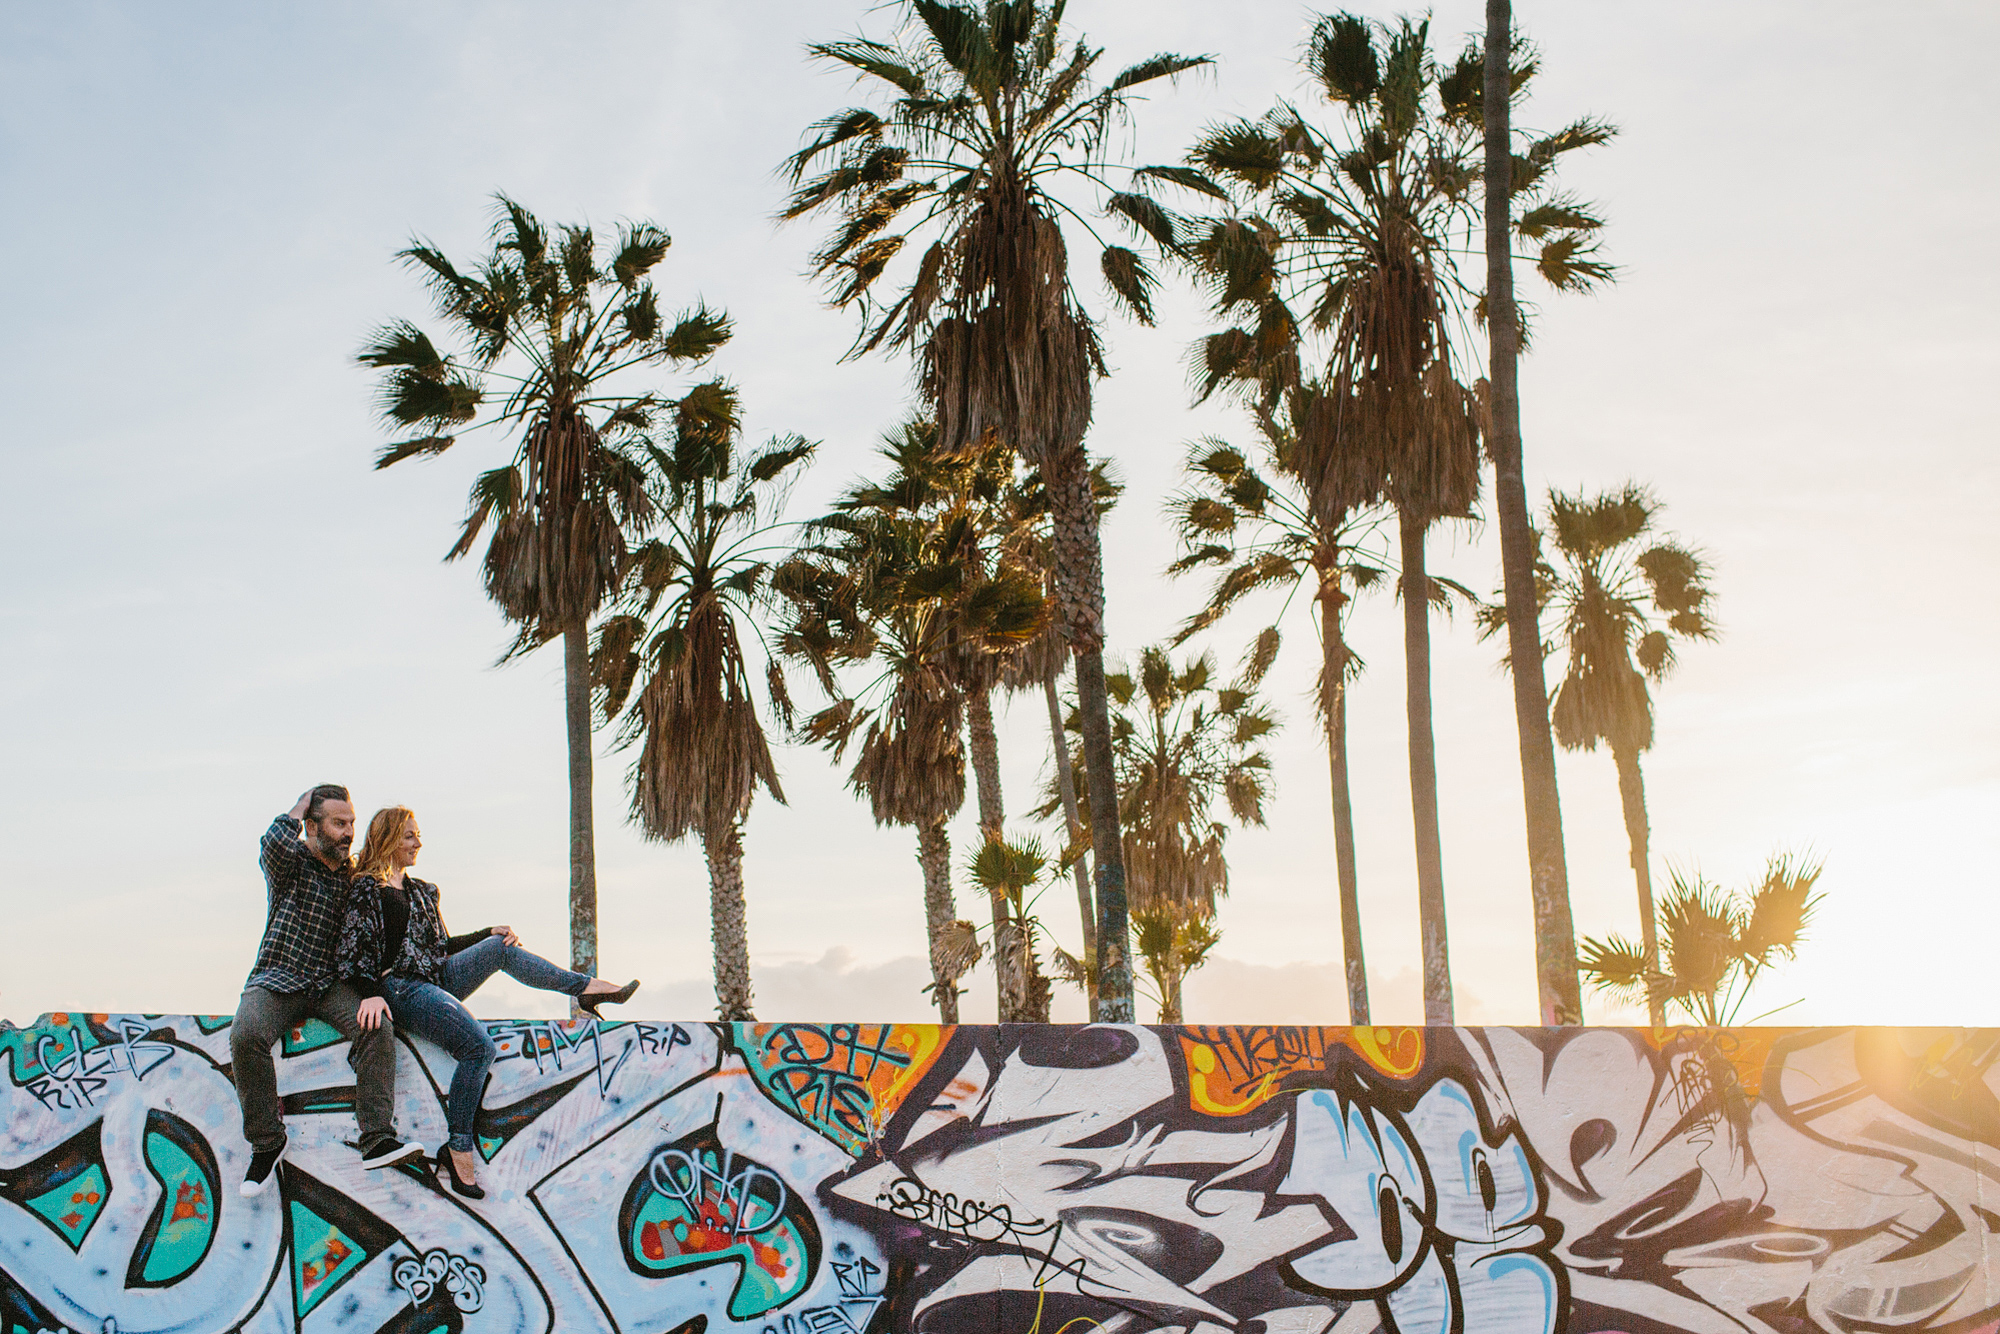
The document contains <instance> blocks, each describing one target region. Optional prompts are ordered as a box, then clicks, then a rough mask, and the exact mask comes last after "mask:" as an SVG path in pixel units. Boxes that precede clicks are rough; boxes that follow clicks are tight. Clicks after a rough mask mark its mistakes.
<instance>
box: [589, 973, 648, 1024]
mask: <svg viewBox="0 0 2000 1334" xmlns="http://www.w3.org/2000/svg"><path fill="white" fill-rule="evenodd" d="M638 989H639V979H638V978H636V977H635V978H633V979H632V980H631V981H630V982H627V983H626V984H625V985H624V986H622V987H620V988H618V990H616V991H600V992H598V993H597V994H596V995H595V996H578V997H577V998H576V1008H577V1009H579V1010H582V1011H583V1012H584V1013H585V1014H588V1015H589V1016H590V1017H591V1018H592V1019H597V1020H602V1019H603V1018H604V1016H603V1015H601V1014H599V1013H598V1012H597V1007H598V1006H600V1005H623V1004H624V1003H625V1002H626V1001H628V1000H631V999H632V993H633V992H635V991H637V990H638Z"/></svg>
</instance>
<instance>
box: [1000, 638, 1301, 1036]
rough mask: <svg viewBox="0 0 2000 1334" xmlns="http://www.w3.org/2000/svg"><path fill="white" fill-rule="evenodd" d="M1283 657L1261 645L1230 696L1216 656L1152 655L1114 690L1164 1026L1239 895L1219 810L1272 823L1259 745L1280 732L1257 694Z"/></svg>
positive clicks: (1117, 678)
mask: <svg viewBox="0 0 2000 1334" xmlns="http://www.w3.org/2000/svg"><path fill="white" fill-rule="evenodd" d="M1276 650H1277V644H1276V641H1275V639H1272V638H1267V637H1262V636H1260V638H1259V642H1258V644H1257V645H1256V646H1255V647H1253V649H1252V650H1251V652H1250V653H1249V655H1247V656H1246V657H1245V659H1244V663H1243V668H1242V671H1241V672H1240V673H1239V675H1238V677H1237V679H1236V680H1235V681H1234V682H1232V683H1231V684H1229V685H1227V686H1217V685H1215V684H1213V683H1212V681H1213V678H1214V676H1215V660H1214V658H1213V657H1212V656H1210V655H1207V654H1204V655H1203V656H1201V657H1199V658H1194V659H1191V660H1189V661H1188V662H1186V663H1185V664H1183V665H1182V666H1180V667H1178V668H1177V667H1175V665H1174V663H1173V660H1172V659H1171V658H1170V657H1169V656H1168V653H1167V650H1166V649H1164V648H1160V647H1149V648H1146V649H1143V650H1141V651H1140V654H1139V661H1138V664H1137V669H1136V671H1123V672H1114V673H1111V674H1110V675H1109V676H1107V677H1106V680H1105V688H1106V690H1107V692H1108V693H1109V695H1110V698H1111V700H1112V701H1113V703H1114V705H1115V706H1116V711H1115V712H1114V713H1113V715H1112V744H1113V746H1114V748H1115V750H1114V753H1115V754H1116V755H1117V758H1118V768H1117V770H1116V772H1117V775H1118V804H1119V815H1120V817H1121V824H1120V828H1121V831H1122V835H1123V840H1124V853H1125V865H1126V867H1127V869H1128V871H1129V872H1130V874H1131V885H1132V919H1133V921H1134V922H1135V923H1141V924H1144V925H1142V926H1141V931H1140V935H1141V939H1142V940H1145V941H1146V942H1147V943H1148V948H1147V949H1146V950H1145V951H1144V953H1143V954H1142V957H1143V958H1144V959H1145V961H1146V965H1147V970H1148V971H1149V972H1151V973H1152V974H1153V981H1154V984H1155V986H1156V988H1157V990H1158V994H1159V1000H1160V1022H1161V1023H1166V1024H1172V1023H1179V1022H1180V1016H1181V1013H1182V1009H1181V981H1182V979H1183V978H1184V977H1185V976H1186V975H1187V973H1188V971H1189V970H1191V969H1192V968H1194V967H1198V966H1199V965H1200V963H1201V962H1202V960H1203V959H1204V958H1205V956H1206V955H1207V952H1208V950H1209V948H1211V947H1212V946H1213V945H1214V936H1215V931H1214V921H1215V904H1216V900H1217V899H1218V898H1220V897H1221V896H1223V895H1224V894H1227V893H1228V892H1229V865H1228V863H1227V862H1226V861H1225V860H1224V858H1223V854H1222V847H1223V841H1224V839H1225V838H1226V837H1227V835H1228V832H1229V826H1228V824H1226V823H1225V822H1224V821H1223V820H1222V819H1220V818H1218V815H1219V812H1217V811H1216V809H1215V808H1216V805H1217V803H1218V801H1220V802H1221V803H1222V804H1224V805H1226V807H1227V808H1228V813H1229V816H1230V818H1231V819H1233V820H1234V821H1235V822H1236V823H1237V824H1239V825H1262V824H1263V823H1264V799H1265V798H1266V797H1267V796H1269V795H1270V789H1271V778H1270V769H1271V761H1270V757H1269V756H1268V755H1267V754H1265V753H1264V751H1263V750H1262V749H1260V748H1259V744H1258V743H1259V742H1261V740H1262V739H1263V738H1264V737H1265V736H1266V735H1268V734H1269V733H1270V732H1272V731H1274V730H1275V729H1276V728H1277V722H1276V720H1275V719H1274V718H1272V716H1271V715H1270V714H1269V713H1268V712H1266V711H1265V710H1264V709H1263V708H1261V707H1260V705H1259V701H1258V700H1257V697H1256V689H1257V686H1258V685H1259V684H1260V683H1261V682H1262V680H1263V678H1264V674H1265V673H1266V672H1267V671H1269V670H1270V666H1271V658H1272V655H1273V654H1274V653H1275V652H1276ZM1079 730H1080V729H1079ZM1076 768H1077V769H1078V771H1079V773H1078V778H1079V786H1082V787H1084V788H1085V789H1088V787H1089V785H1090V783H1091V782H1092V781H1094V779H1093V777H1092V775H1093V774H1095V773H1096V772H1097V771H1096V770H1093V769H1091V768H1090V767H1089V765H1088V764H1087V763H1085V764H1082V765H1078V766H1076ZM1091 809H1092V810H1095V806H1094V805H1093V806H1092V807H1091ZM1054 811H1055V803H1054V802H1052V801H1051V802H1048V803H1045V804H1044V805H1043V806H1042V808H1041V809H1040V810H1039V811H1038V812H1037V814H1038V815H1039V816H1041V817H1042V818H1044V819H1046V818H1048V816H1050V815H1051V814H1053V813H1054Z"/></svg>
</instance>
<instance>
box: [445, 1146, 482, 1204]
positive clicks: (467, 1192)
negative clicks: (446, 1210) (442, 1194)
mask: <svg viewBox="0 0 2000 1334" xmlns="http://www.w3.org/2000/svg"><path fill="white" fill-rule="evenodd" d="M437 1165H438V1170H439V1171H440V1172H443V1173H444V1174H445V1175H446V1176H448V1177H450V1178H451V1188H452V1191H453V1193H455V1194H458V1195H463V1196H464V1197H465V1198H466V1199H468V1200H483V1199H485V1198H486V1187H484V1186H482V1185H480V1184H479V1183H478V1182H477V1181H467V1180H466V1179H465V1178H464V1177H462V1176H460V1175H459V1174H458V1160H457V1159H455V1158H453V1157H452V1156H451V1145H449V1144H447V1145H445V1146H444V1147H443V1148H441V1149H439V1150H438V1156H437Z"/></svg>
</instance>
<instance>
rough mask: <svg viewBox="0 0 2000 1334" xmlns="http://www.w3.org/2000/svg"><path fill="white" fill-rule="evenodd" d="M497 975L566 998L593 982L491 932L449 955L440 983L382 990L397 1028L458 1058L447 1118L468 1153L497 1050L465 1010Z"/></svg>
mask: <svg viewBox="0 0 2000 1334" xmlns="http://www.w3.org/2000/svg"><path fill="white" fill-rule="evenodd" d="M495 973H505V974H507V976H509V977H511V978H513V979H514V980H515V981H516V982H520V983H524V984H525V985H527V986H531V987H533V988H535V990H537V991H560V992H562V993H563V994H564V995H567V996H581V995H582V994H583V989H584V988H585V987H587V986H589V985H590V979H589V978H588V977H586V976H585V975H584V974H582V973H572V972H571V971H569V969H567V968H558V967H556V966H555V965H554V964H552V963H550V962H549V961H548V960H547V959H544V958H543V957H542V956H541V955H539V954H530V953H529V952H528V951H527V950H524V949H522V948H521V947H520V946H519V945H509V944H508V943H507V942H506V941H505V940H503V939H501V938H500V937H499V936H488V937H487V938H486V939H485V940H482V941H480V942H479V943H478V944H477V945H468V946H467V947H466V948H464V949H462V950H460V951H459V952H458V953H456V954H454V955H452V956H451V957H450V958H449V959H446V960H445V964H444V985H443V986H441V987H440V986H434V985H433V984H431V983H429V982H418V981H415V980H413V979H411V978H407V977H385V978H383V979H382V994H383V996H384V997H386V998H387V999H388V1002H389V1013H390V1014H391V1015H393V1016H395V1020H396V1027H397V1028H400V1029H402V1030H403V1031H404V1032H405V1033H412V1034H415V1035H416V1036H417V1037H420V1038H424V1039H426V1040H427V1041H430V1042H434V1043H436V1044H437V1045H438V1046H439V1047H441V1048H443V1050H444V1053H445V1055H447V1056H450V1057H451V1058H452V1059H454V1060H456V1061H457V1062H458V1069H457V1070H456V1071H455V1072H454V1073H453V1074H452V1077H451V1092H450V1093H449V1094H448V1095H447V1096H446V1098H445V1120H446V1122H447V1123H448V1124H449V1125H450V1126H451V1147H452V1148H454V1149H460V1150H464V1151H468V1152H469V1151H470V1150H471V1149H472V1147H473V1138H472V1123H473V1121H474V1119H475V1118H476V1117H477V1116H478V1115H479V1100H480V1099H481V1098H482V1097H484V1096H485V1093H486V1072H487V1071H488V1070H490V1069H491V1068H492V1066H493V1054H494V1052H493V1038H492V1037H491V1036H490V1035H489V1034H488V1033H487V1031H486V1025H485V1024H483V1023H481V1022H480V1021H479V1020H477V1019H474V1018H473V1017H472V1011H470V1010H468V1009H466V1008H465V998H466V997H467V996H470V995H471V994H472V993H473V992H475V991H477V990H478V989H479V986H480V984H481V983H482V982H484V981H485V980H486V979H487V978H489V977H491V976H493V974H495Z"/></svg>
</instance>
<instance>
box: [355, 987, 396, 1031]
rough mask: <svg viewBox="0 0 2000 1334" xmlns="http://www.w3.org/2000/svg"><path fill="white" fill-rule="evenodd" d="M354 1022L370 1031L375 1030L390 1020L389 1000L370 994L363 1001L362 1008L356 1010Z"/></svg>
mask: <svg viewBox="0 0 2000 1334" xmlns="http://www.w3.org/2000/svg"><path fill="white" fill-rule="evenodd" d="M354 1022H356V1023H357V1024H360V1025H361V1026H362V1027H363V1028H365V1029H367V1030H368V1031H369V1032H371V1033H372V1032H374V1031H375V1030H376V1029H378V1028H380V1027H382V1026H383V1025H384V1024H386V1023H388V1022H389V1002H388V1001H386V1000H383V999H382V998H381V997H380V996H370V997H369V998H368V999H367V1000H364V1001H362V1002H361V1008H360V1009H358V1010H356V1011H355V1012H354Z"/></svg>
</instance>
